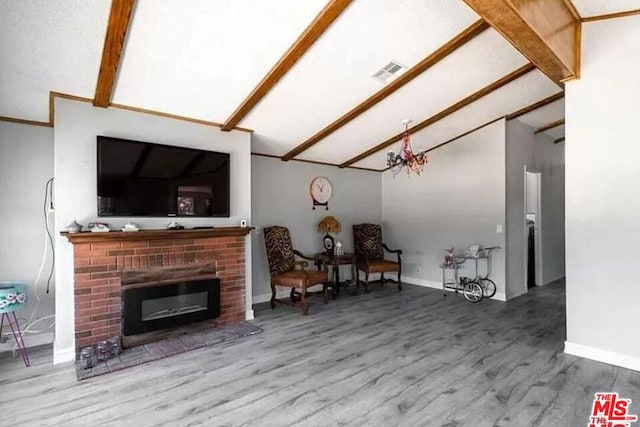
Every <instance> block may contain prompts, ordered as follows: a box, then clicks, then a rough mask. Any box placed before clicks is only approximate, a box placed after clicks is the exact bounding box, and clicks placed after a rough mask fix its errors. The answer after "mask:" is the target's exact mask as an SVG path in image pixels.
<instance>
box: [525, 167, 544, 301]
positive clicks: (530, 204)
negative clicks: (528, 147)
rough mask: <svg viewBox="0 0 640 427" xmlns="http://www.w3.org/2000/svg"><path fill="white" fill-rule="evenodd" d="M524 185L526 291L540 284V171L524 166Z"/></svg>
mask: <svg viewBox="0 0 640 427" xmlns="http://www.w3.org/2000/svg"><path fill="white" fill-rule="evenodd" d="M524 174H525V179H524V182H525V185H524V187H525V188H524V216H525V217H524V234H525V240H524V241H525V268H524V271H525V277H524V283H525V284H526V290H527V291H528V290H529V289H531V288H532V287H534V286H542V245H541V239H540V235H541V232H542V215H541V214H542V209H541V199H542V195H541V187H542V186H541V183H542V174H541V173H540V172H534V171H529V170H527V169H526V167H525V171H524Z"/></svg>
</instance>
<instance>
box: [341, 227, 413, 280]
mask: <svg viewBox="0 0 640 427" xmlns="http://www.w3.org/2000/svg"><path fill="white" fill-rule="evenodd" d="M353 240H354V244H353V247H354V249H355V257H356V261H355V265H356V283H357V284H358V285H359V284H360V271H362V272H364V277H365V280H364V290H365V292H369V274H371V273H380V285H381V286H382V285H383V284H384V282H385V278H384V273H387V272H397V273H398V280H397V281H395V280H391V279H387V280H386V281H391V282H394V283H397V284H398V290H399V291H401V290H402V280H401V278H400V276H401V274H402V258H401V257H400V256H401V255H402V251H401V250H399V249H396V250H392V249H389V248H388V247H387V245H385V244H384V243H383V242H382V228H381V227H380V226H379V225H377V224H357V225H354V226H353ZM385 251H387V252H390V253H394V254H396V257H397V258H396V259H397V260H396V261H389V260H386V259H384V252H385Z"/></svg>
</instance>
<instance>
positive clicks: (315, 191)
mask: <svg viewBox="0 0 640 427" xmlns="http://www.w3.org/2000/svg"><path fill="white" fill-rule="evenodd" d="M309 194H310V195H311V199H312V200H313V209H315V208H316V206H324V207H325V209H326V210H329V200H330V199H331V196H332V195H333V188H331V183H330V182H329V180H328V179H327V178H325V177H322V176H319V177H316V178H313V179H312V180H311V185H310V186H309Z"/></svg>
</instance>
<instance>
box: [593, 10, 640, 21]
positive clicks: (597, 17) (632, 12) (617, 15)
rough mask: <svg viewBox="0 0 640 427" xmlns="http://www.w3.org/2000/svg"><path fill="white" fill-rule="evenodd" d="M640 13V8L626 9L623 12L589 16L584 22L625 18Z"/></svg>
mask: <svg viewBox="0 0 640 427" xmlns="http://www.w3.org/2000/svg"><path fill="white" fill-rule="evenodd" d="M632 15H640V9H633V10H625V11H623V12H614V13H607V14H604V15H595V16H587V17H586V18H582V22H593V21H602V20H603V19H614V18H623V17H625V16H632Z"/></svg>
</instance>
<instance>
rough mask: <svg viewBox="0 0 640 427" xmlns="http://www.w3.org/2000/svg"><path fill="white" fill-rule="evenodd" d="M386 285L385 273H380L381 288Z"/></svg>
mask: <svg viewBox="0 0 640 427" xmlns="http://www.w3.org/2000/svg"><path fill="white" fill-rule="evenodd" d="M383 285H384V273H380V287H382V286H383Z"/></svg>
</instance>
